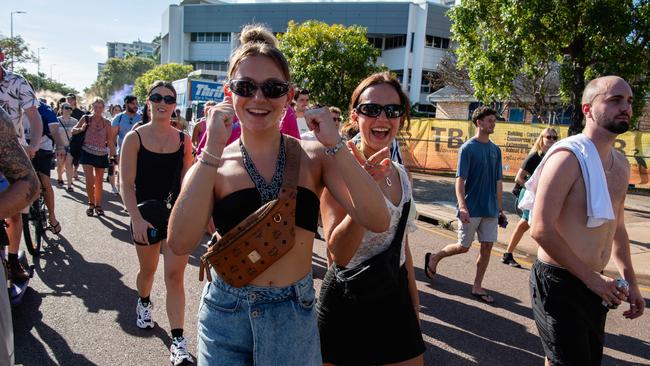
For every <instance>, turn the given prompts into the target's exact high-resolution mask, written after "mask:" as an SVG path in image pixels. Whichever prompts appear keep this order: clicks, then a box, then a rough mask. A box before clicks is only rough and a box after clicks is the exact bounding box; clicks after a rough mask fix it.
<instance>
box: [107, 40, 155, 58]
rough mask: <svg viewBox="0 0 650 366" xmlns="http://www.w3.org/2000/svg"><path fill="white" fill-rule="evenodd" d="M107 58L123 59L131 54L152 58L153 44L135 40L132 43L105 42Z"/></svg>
mask: <svg viewBox="0 0 650 366" xmlns="http://www.w3.org/2000/svg"><path fill="white" fill-rule="evenodd" d="M106 48H107V49H108V58H125V57H126V55H127V54H129V53H131V54H134V55H139V56H152V55H153V44H152V43H147V42H142V41H140V40H137V41H135V42H132V43H122V42H106Z"/></svg>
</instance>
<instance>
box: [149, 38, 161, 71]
mask: <svg viewBox="0 0 650 366" xmlns="http://www.w3.org/2000/svg"><path fill="white" fill-rule="evenodd" d="M151 43H152V44H153V56H151V58H152V59H153V60H154V61H155V62H156V64H158V65H160V50H161V47H162V44H161V37H160V34H158V35H157V36H155V37H154V38H153V41H151Z"/></svg>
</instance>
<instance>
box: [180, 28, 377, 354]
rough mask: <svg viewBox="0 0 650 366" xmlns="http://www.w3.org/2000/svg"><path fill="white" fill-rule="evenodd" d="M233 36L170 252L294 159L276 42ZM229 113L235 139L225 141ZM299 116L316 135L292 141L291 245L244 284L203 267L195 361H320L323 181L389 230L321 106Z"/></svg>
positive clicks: (186, 249)
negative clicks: (224, 79)
mask: <svg viewBox="0 0 650 366" xmlns="http://www.w3.org/2000/svg"><path fill="white" fill-rule="evenodd" d="M240 38H241V46H240V47H238V48H237V49H236V50H235V51H234V52H233V56H232V57H231V59H230V70H229V71H228V79H229V82H228V83H227V84H226V86H227V89H226V90H225V92H226V95H227V96H226V98H225V99H224V102H222V103H220V104H218V105H217V106H215V107H213V108H211V109H210V110H209V111H208V117H207V121H206V130H207V132H206V136H207V137H206V145H205V148H204V149H203V151H202V153H201V155H200V156H199V158H198V163H197V164H195V165H194V166H193V167H192V168H191V169H190V172H189V173H188V177H187V179H186V180H185V182H184V184H183V187H182V189H181V194H180V196H179V198H178V201H177V203H176V206H175V207H174V210H173V211H172V215H171V219H170V222H169V238H168V240H169V246H170V247H171V248H172V250H174V252H175V253H179V254H188V253H191V252H192V251H193V250H194V248H196V246H197V244H198V242H199V240H200V239H201V237H202V235H203V233H204V231H205V227H206V224H207V222H208V219H209V217H210V215H211V214H212V213H213V209H214V208H218V209H219V210H220V212H218V213H217V214H216V215H212V216H213V217H215V219H216V222H215V223H214V224H215V225H216V227H217V228H218V229H219V230H220V232H223V231H226V230H229V229H230V228H231V227H232V226H233V224H234V222H233V220H229V219H227V218H224V216H226V215H227V216H230V217H237V219H238V220H241V218H242V217H245V216H247V215H248V214H250V213H251V212H250V211H251V210H254V209H256V208H258V207H260V205H262V204H264V203H265V202H268V201H270V200H272V199H274V198H275V197H277V196H278V192H279V190H280V185H281V184H282V182H283V180H284V179H285V178H284V177H282V175H283V173H282V172H283V170H282V167H283V165H284V162H285V161H286V162H289V161H290V159H292V158H291V156H294V154H293V153H290V151H295V150H293V149H291V150H290V149H289V148H288V147H290V145H292V146H295V145H293V142H292V143H291V144H290V143H289V142H288V141H289V139H292V138H291V137H288V136H284V137H283V135H282V134H281V133H280V132H279V131H278V125H279V123H280V121H281V120H282V117H283V115H284V113H285V111H286V108H288V106H289V102H290V101H291V99H292V97H293V89H292V87H291V84H290V81H291V78H290V75H289V66H288V63H287V60H286V58H285V57H284V55H283V54H282V53H281V51H280V50H278V48H277V46H278V41H277V39H276V38H275V37H274V36H273V34H272V33H270V32H269V31H268V30H267V29H265V28H263V27H261V26H253V25H249V26H247V27H245V28H244V29H243V30H242V32H241V37H240ZM229 92H232V95H228V93H229ZM235 115H236V116H237V118H238V119H239V121H240V124H241V137H240V139H239V141H236V142H234V143H232V144H230V145H228V146H226V142H227V141H228V138H229V137H230V134H231V131H232V120H233V118H234V117H235ZM305 118H306V120H307V123H308V124H309V125H310V126H311V127H312V128H313V130H314V133H315V135H316V137H317V139H318V141H301V142H300V144H299V146H298V147H299V149H298V150H299V152H298V154H297V156H298V158H299V159H300V169H299V175H298V176H299V178H298V182H297V185H298V194H297V198H296V205H297V207H296V215H301V219H298V218H297V217H295V218H292V219H294V220H295V224H296V226H295V230H294V235H295V239H296V240H295V245H294V246H293V248H292V249H291V250H290V251H288V252H287V253H286V254H284V256H282V257H281V258H280V259H279V260H278V261H277V262H275V263H274V264H273V265H271V266H270V267H268V268H267V269H266V270H264V271H263V272H262V273H261V274H259V276H257V277H256V278H254V279H253V280H252V282H251V283H250V284H248V285H246V286H243V287H238V288H236V287H234V286H232V285H230V284H228V283H227V282H225V281H224V280H223V278H221V277H219V276H218V275H217V274H216V272H214V271H212V273H213V274H212V281H211V282H210V283H209V284H207V285H206V288H205V290H204V291H203V296H202V300H201V301H202V304H201V306H200V310H199V328H198V352H197V359H198V363H199V364H202V365H213V364H224V365H240V364H247V363H250V362H251V361H252V360H255V363H256V364H261V365H288V364H291V365H296V364H299V365H319V366H320V365H322V359H321V357H320V343H319V339H318V329H317V322H316V312H315V307H314V303H315V291H314V287H313V280H312V277H311V267H312V248H313V242H314V232H313V231H311V230H313V229H314V228H315V225H314V223H315V217H317V211H318V205H317V204H316V203H317V200H318V197H319V196H320V193H321V192H322V191H323V188H324V187H327V188H328V189H329V190H331V191H332V192H333V195H334V196H335V197H336V199H337V200H338V201H339V202H340V203H341V205H342V207H343V208H344V209H345V210H346V211H347V212H349V213H350V214H351V215H352V216H354V217H355V218H356V219H357V220H358V223H359V224H360V225H361V226H363V227H364V228H366V229H368V230H372V231H378V232H381V231H385V230H386V229H387V228H388V223H389V215H388V211H387V209H386V203H385V202H384V198H383V195H382V193H381V191H380V189H379V187H378V186H377V184H375V183H374V181H373V180H372V178H371V177H370V176H369V175H368V174H367V173H366V172H365V171H364V170H363V168H362V167H361V166H360V164H359V162H358V161H357V160H356V159H355V158H354V156H352V154H350V153H349V151H348V148H347V147H346V146H345V144H344V143H343V142H342V139H341V137H340V136H339V134H338V130H337V128H336V123H335V122H334V121H333V118H332V115H331V114H330V112H329V110H328V109H327V108H326V107H325V108H319V109H313V110H309V111H306V112H305ZM285 142H286V144H285ZM283 146H285V147H287V148H286V151H285V149H284V148H283ZM285 153H286V155H285ZM285 157H286V160H285ZM293 161H295V160H293ZM278 177H279V178H278ZM251 201H254V202H255V203H256V204H251ZM255 206H257V207H255ZM249 259H250V257H249ZM251 334H254V335H255V337H252V336H251Z"/></svg>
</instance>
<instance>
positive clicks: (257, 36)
mask: <svg viewBox="0 0 650 366" xmlns="http://www.w3.org/2000/svg"><path fill="white" fill-rule="evenodd" d="M239 42H240V43H241V44H242V45H243V44H246V43H265V44H268V45H269V46H273V47H275V48H277V47H278V39H277V38H275V36H274V35H273V33H271V31H270V30H269V29H268V28H266V27H265V26H263V25H260V24H249V25H247V26H245V27H244V29H242V31H241V34H240V36H239Z"/></svg>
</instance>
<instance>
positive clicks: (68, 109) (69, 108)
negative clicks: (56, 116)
mask: <svg viewBox="0 0 650 366" xmlns="http://www.w3.org/2000/svg"><path fill="white" fill-rule="evenodd" d="M63 109H65V110H67V111H71V110H72V107H63Z"/></svg>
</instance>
